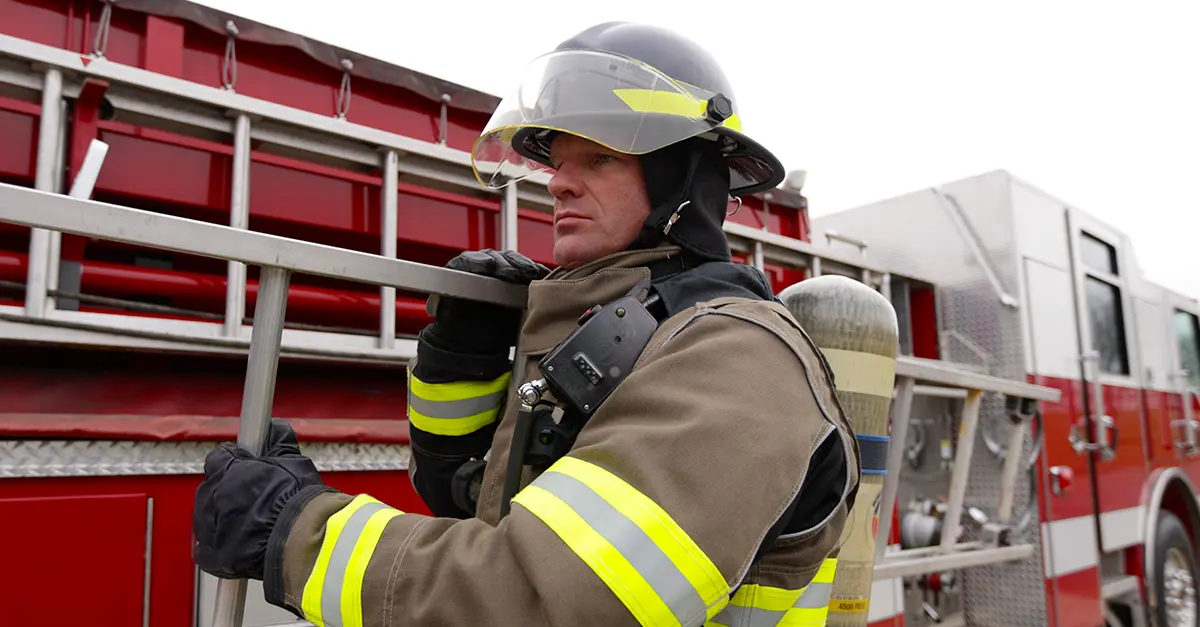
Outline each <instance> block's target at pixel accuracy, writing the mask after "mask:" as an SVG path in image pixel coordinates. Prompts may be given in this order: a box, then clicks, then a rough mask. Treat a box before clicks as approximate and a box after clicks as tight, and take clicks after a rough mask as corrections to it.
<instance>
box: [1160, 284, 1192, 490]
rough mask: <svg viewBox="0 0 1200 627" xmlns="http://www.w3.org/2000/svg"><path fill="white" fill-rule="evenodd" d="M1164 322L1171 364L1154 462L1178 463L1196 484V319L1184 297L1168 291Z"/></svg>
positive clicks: (1189, 303) (1169, 464) (1190, 304)
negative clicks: (1157, 449)
mask: <svg viewBox="0 0 1200 627" xmlns="http://www.w3.org/2000/svg"><path fill="white" fill-rule="evenodd" d="M1165 307H1166V308H1167V312H1166V316H1165V317H1164V323H1163V324H1164V325H1165V326H1167V327H1169V328H1168V329H1166V332H1167V334H1168V335H1169V340H1168V341H1167V352H1168V354H1169V355H1170V356H1171V357H1170V363H1171V366H1172V371H1171V377H1170V379H1169V384H1170V387H1169V391H1168V392H1167V394H1166V398H1167V402H1166V403H1165V405H1166V411H1165V412H1164V413H1165V416H1164V420H1163V422H1164V428H1163V429H1161V432H1162V434H1163V435H1162V437H1160V438H1159V440H1160V441H1159V442H1157V444H1158V448H1159V450H1161V451H1162V454H1161V455H1159V456H1156V460H1155V461H1160V460H1161V461H1160V463H1161V465H1167V466H1174V465H1178V466H1180V467H1182V468H1183V469H1184V472H1186V473H1187V474H1188V478H1189V479H1191V480H1192V481H1193V482H1197V483H1200V422H1198V421H1200V395H1198V391H1200V318H1198V317H1197V315H1196V313H1195V312H1196V305H1195V303H1194V302H1189V301H1188V299H1185V298H1182V297H1180V296H1177V295H1174V294H1168V295H1167V298H1166V303H1165Z"/></svg>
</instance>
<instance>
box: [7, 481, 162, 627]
mask: <svg viewBox="0 0 1200 627" xmlns="http://www.w3.org/2000/svg"><path fill="white" fill-rule="evenodd" d="M12 493H13V491H12V490H10V489H8V482H7V481H6V482H5V484H4V486H2V487H0V519H3V520H4V535H5V537H6V539H7V540H8V541H7V542H5V551H4V552H5V561H6V563H8V564H10V565H13V566H15V567H10V568H5V569H3V573H2V574H0V586H2V587H3V589H4V596H5V598H7V599H9V601H10V602H9V603H6V604H5V605H6V606H7V607H6V608H5V610H4V621H5V623H6V624H11V625H48V624H65V623H69V622H71V620H72V618H73V619H76V620H78V619H82V618H83V617H87V619H86V620H87V622H88V624H89V625H96V626H104V627H110V626H111V627H120V626H122V625H140V624H141V620H142V588H143V582H144V581H145V576H144V573H145V560H144V558H143V556H144V554H145V551H144V547H145V536H146V502H147V501H146V497H145V495H144V494H128V493H127V494H107V495H103V496H100V495H91V496H82V495H76V496H68V497H50V496H47V492H46V491H45V490H38V491H36V496H33V497H30V498H15V497H14V496H13V495H12ZM81 555H86V556H87V558H88V559H85V560H81V559H79V556H81ZM51 582H52V583H51ZM66 591H70V592H69V593H67V592H66ZM17 600H19V602H13V601H17ZM179 624H183V623H179Z"/></svg>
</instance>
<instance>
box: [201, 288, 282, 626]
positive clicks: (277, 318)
mask: <svg viewBox="0 0 1200 627" xmlns="http://www.w3.org/2000/svg"><path fill="white" fill-rule="evenodd" d="M260 273H261V274H260V279H259V293H258V299H257V301H256V304H255V307H254V325H253V326H252V327H251V335H250V337H251V339H250V355H249V357H248V359H247V362H246V379H245V384H244V388H243V390H242V411H241V417H240V420H239V421H238V435H237V444H238V446H240V447H242V448H244V449H246V450H248V451H250V452H251V453H252V454H254V455H262V454H263V453H266V451H265V450H264V444H265V442H266V439H267V433H268V431H269V428H270V425H271V408H272V406H273V405H274V401H275V380H276V375H277V374H278V371H279V351H280V345H281V344H282V342H283V321H284V318H285V317H286V314H287V295H288V283H289V279H290V278H291V273H290V272H289V271H288V270H286V269H283V268H279V267H275V266H265V265H264V266H262V267H261V268H260ZM246 587H247V581H246V580H245V579H220V580H219V581H218V582H217V598H216V606H215V608H214V611H213V626H214V627H241V624H242V618H243V616H244V614H245V607H246Z"/></svg>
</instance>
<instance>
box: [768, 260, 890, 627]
mask: <svg viewBox="0 0 1200 627" xmlns="http://www.w3.org/2000/svg"><path fill="white" fill-rule="evenodd" d="M779 299H780V300H782V301H783V302H784V304H785V305H786V306H787V308H788V310H790V311H791V312H792V315H793V316H795V318H796V320H797V321H799V322H800V325H801V326H802V327H803V328H804V330H805V332H806V333H808V335H809V337H811V338H812V340H813V342H814V343H815V344H816V345H817V347H818V348H819V349H820V350H821V353H822V354H823V355H824V356H825V360H826V361H827V362H829V366H830V369H831V370H832V371H833V376H834V385H835V387H836V390H837V397H838V402H839V403H840V404H841V405H842V408H843V409H844V410H845V412H846V414H847V418H849V419H850V421H851V423H852V424H853V425H854V431H855V433H856V435H857V437H858V445H859V450H860V453H861V458H862V477H861V480H860V485H859V489H858V496H857V497H856V499H855V502H854V507H853V509H852V510H851V511H850V518H849V520H848V521H847V523H846V527H845V529H844V530H843V532H842V545H841V550H840V552H839V553H838V555H837V558H838V563H837V571H836V574H835V575H834V579H833V593H832V596H831V598H830V602H829V619H828V625H830V627H850V626H855V627H860V626H864V625H866V624H867V610H868V608H869V606H870V602H871V582H872V580H873V578H874V572H875V532H876V529H878V525H879V514H880V512H879V506H880V504H879V500H880V496H881V494H882V492H883V478H884V475H886V474H887V444H888V411H889V408H890V407H891V402H892V388H893V385H894V383H895V379H896V352H897V348H898V346H899V328H898V324H897V321H896V310H895V308H893V307H892V304H891V303H890V302H888V300H887V299H886V298H885V297H884V296H883V295H881V294H879V293H878V292H876V291H875V290H873V289H871V288H870V287H867V286H866V285H864V284H862V283H859V282H858V281H855V280H853V279H849V278H846V277H842V276H836V275H826V276H822V277H817V278H814V279H808V280H805V281H801V282H800V283H797V284H795V285H791V286H789V287H788V288H787V289H785V290H783V292H781V293H780V294H779ZM886 514H887V515H891V513H890V512H887V513H886Z"/></svg>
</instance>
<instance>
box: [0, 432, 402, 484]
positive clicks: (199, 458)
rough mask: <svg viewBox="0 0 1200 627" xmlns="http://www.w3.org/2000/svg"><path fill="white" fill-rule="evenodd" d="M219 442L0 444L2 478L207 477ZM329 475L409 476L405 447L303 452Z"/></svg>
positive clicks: (327, 446)
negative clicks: (394, 472) (206, 458)
mask: <svg viewBox="0 0 1200 627" xmlns="http://www.w3.org/2000/svg"><path fill="white" fill-rule="evenodd" d="M216 445H217V442H139V441H125V440H121V441H116V440H101V441H87V440H7V441H2V442H0V478H17V477H93V476H122V475H184V474H202V473H203V472H204V456H205V455H207V454H208V452H209V451H211V450H212V449H213V447H214V446H216ZM301 450H302V451H303V452H304V454H305V455H308V456H309V457H311V458H312V460H313V462H314V463H315V464H316V466H317V469H318V470H321V471H322V472H324V471H362V470H405V469H407V468H408V460H409V448H408V447H407V446H405V445H400V444H357V443H342V442H334V443H327V442H314V443H310V444H306V445H302V446H301Z"/></svg>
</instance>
